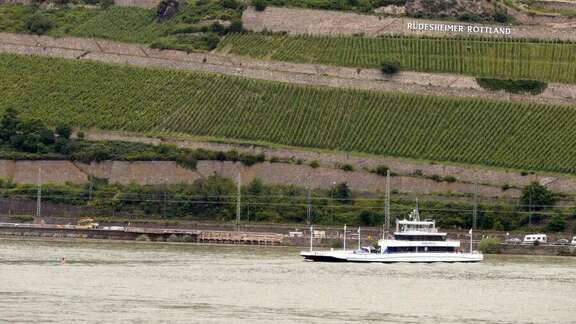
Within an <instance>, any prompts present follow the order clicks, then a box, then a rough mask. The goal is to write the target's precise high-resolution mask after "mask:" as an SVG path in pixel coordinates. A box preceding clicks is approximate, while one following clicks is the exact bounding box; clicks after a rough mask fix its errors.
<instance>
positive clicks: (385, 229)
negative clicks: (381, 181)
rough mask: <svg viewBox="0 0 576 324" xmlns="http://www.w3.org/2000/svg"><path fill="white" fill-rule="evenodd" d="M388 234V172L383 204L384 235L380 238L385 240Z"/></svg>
mask: <svg viewBox="0 0 576 324" xmlns="http://www.w3.org/2000/svg"><path fill="white" fill-rule="evenodd" d="M388 232H390V170H387V171H386V197H385V203H384V233H383V234H382V238H383V239H386V237H387V235H388Z"/></svg>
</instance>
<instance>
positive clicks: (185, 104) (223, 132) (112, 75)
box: [0, 55, 576, 173]
mask: <svg viewBox="0 0 576 324" xmlns="http://www.w3.org/2000/svg"><path fill="white" fill-rule="evenodd" d="M0 81H1V82H0V93H2V97H1V98H0V110H2V109H4V108H5V107H8V106H13V107H16V108H17V109H18V110H20V111H22V112H23V114H24V116H28V117H37V118H42V119H43V120H46V121H47V122H49V123H56V122H61V121H63V122H69V123H71V124H72V125H75V126H82V127H100V128H104V129H117V130H129V131H141V132H148V131H161V132H180V133H186V134H193V135H200V136H217V137H227V138H235V139H244V140H254V141H256V140H258V141H266V142H270V143H278V144H286V145H294V146H302V147H320V148H328V149H341V150H348V151H358V152H367V153H375V154H382V155H390V156H400V157H414V158H422V159H433V160H444V161H454V162H463V163H475V164H483V165H494V166H503V167H513V168H524V169H534V170H548V171H557V172H570V173H575V172H576V167H575V166H576V155H574V154H573V152H575V151H576V134H575V133H574V131H573V125H574V124H576V109H575V108H574V107H556V106H545V105H535V104H531V105H528V104H518V103H510V102H492V101H480V100H472V99H454V98H441V97H424V96H412V95H400V94H394V93H375V92H368V91H354V90H342V89H323V88H316V87H306V86H298V85H292V84H283V83H272V82H263V81H255V80H246V79H240V78H234V77H228V76H220V75H211V74H200V73H189V72H181V71H166V70H162V71H161V70H153V69H143V68H134V67H126V66H113V65H104V64H99V63H92V62H83V61H80V62H79V61H66V60H61V59H50V58H37V57H26V56H15V55H0Z"/></svg>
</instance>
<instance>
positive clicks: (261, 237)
mask: <svg viewBox="0 0 576 324" xmlns="http://www.w3.org/2000/svg"><path fill="white" fill-rule="evenodd" d="M214 228H216V229H220V230H214ZM265 229H266V228H261V230H265ZM286 230H288V231H289V232H288V234H282V233H274V232H265V231H260V232H255V231H234V230H221V228H220V227H216V226H214V225H212V226H210V225H208V226H204V227H199V228H196V229H180V228H160V227H155V228H150V227H128V226H126V227H122V226H103V227H101V228H81V227H79V226H74V225H46V224H17V223H14V224H9V223H0V237H1V238H3V239H6V238H8V239H34V240H87V241H92V240H99V241H124V242H157V243H181V244H220V245H264V246H285V247H300V248H308V247H309V246H310V232H309V231H308V232H306V230H303V229H302V230H299V229H294V230H293V231H290V230H289V229H288V228H283V229H280V230H278V229H277V231H278V232H282V231H286ZM351 232H354V233H350V234H348V237H347V240H346V246H347V247H348V248H356V247H357V246H358V234H356V233H355V231H351ZM362 233H363V235H362V236H361V238H360V244H359V245H361V246H369V245H374V244H375V242H376V240H377V239H378V238H379V237H380V236H381V232H378V229H376V228H368V229H365V230H363V231H362ZM314 236H315V237H314V239H313V241H312V242H313V245H314V247H316V248H320V249H329V248H330V249H339V248H342V247H343V245H344V243H343V236H342V233H339V232H338V230H337V229H330V228H326V229H324V230H322V229H321V228H320V229H318V230H316V231H315V233H314ZM484 236H485V234H482V232H480V233H477V234H476V236H475V237H474V241H473V248H474V249H477V248H478V244H479V242H480V240H481V239H482V238H483V237H484ZM449 237H450V238H452V239H458V240H460V242H461V246H462V247H463V248H467V247H468V246H470V241H469V240H468V239H467V237H466V234H464V233H457V232H451V233H449ZM499 254H503V255H539V256H576V246H569V245H554V244H541V245H532V244H505V243H502V244H501V245H500V248H499Z"/></svg>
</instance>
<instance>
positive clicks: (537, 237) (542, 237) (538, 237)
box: [523, 234, 548, 244]
mask: <svg viewBox="0 0 576 324" xmlns="http://www.w3.org/2000/svg"><path fill="white" fill-rule="evenodd" d="M535 241H538V242H540V243H547V242H548V237H547V236H546V234H529V235H526V236H524V241H523V243H525V244H530V243H534V242H535Z"/></svg>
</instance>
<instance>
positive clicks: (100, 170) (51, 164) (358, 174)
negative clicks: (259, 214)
mask: <svg viewBox="0 0 576 324" xmlns="http://www.w3.org/2000/svg"><path fill="white" fill-rule="evenodd" d="M39 169H40V170H41V173H42V175H43V177H42V183H67V182H70V183H87V182H88V179H89V176H88V175H90V174H91V175H94V176H96V177H98V178H103V179H108V180H109V181H110V182H112V183H120V184H130V183H138V184H156V185H158V184H174V183H193V182H194V181H196V180H198V179H202V178H207V177H209V176H211V175H214V174H218V175H221V176H224V177H228V178H230V179H236V177H237V175H238V173H240V174H241V175H242V181H243V182H244V183H249V182H250V181H252V180H254V179H255V178H259V179H261V180H262V181H263V182H264V183H266V184H282V185H296V186H302V187H303V186H308V185H310V186H311V187H312V188H331V187H333V186H334V184H335V183H341V182H346V183H348V185H349V186H350V188H351V189H352V190H355V191H359V192H384V190H385V178H384V177H382V176H378V175H376V174H373V173H369V172H366V171H363V170H359V171H354V172H345V171H342V170H340V169H335V168H329V167H320V168H312V167H310V166H307V165H296V164H287V163H268V162H265V163H259V164H256V165H253V166H250V167H247V166H244V165H243V164H241V163H234V162H219V161H199V162H198V165H197V168H196V170H189V169H185V168H182V167H180V166H179V165H177V164H176V163H175V162H171V161H140V162H124V161H106V162H102V163H92V164H84V163H79V162H74V163H73V162H69V161H10V160H0V178H3V179H6V180H10V181H13V182H16V183H26V184H36V183H37V182H38V170H39ZM392 179H393V180H392V181H393V182H392V183H393V185H392V188H393V189H395V190H397V191H399V192H402V193H414V194H434V193H443V194H447V193H453V194H459V195H461V194H472V193H473V192H474V186H473V185H472V184H470V183H462V182H453V183H448V182H436V181H433V180H430V179H427V178H422V177H411V176H396V177H393V178H392ZM479 194H480V195H482V196H484V197H508V198H517V197H518V196H519V191H518V190H514V189H510V190H506V191H503V190H502V189H501V188H500V187H498V186H489V185H480V186H479Z"/></svg>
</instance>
